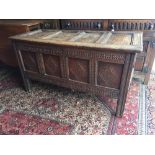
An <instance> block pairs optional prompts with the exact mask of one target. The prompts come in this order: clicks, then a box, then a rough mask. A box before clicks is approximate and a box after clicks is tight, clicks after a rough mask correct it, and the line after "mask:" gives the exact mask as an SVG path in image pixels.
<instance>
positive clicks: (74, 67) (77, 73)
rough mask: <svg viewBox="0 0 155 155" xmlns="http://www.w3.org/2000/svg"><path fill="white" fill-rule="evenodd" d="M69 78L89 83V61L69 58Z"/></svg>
mask: <svg viewBox="0 0 155 155" xmlns="http://www.w3.org/2000/svg"><path fill="white" fill-rule="evenodd" d="M68 67H69V78H70V79H72V80H75V81H79V82H86V83H88V82H89V81H88V78H89V61H88V60H83V59H76V58H69V59H68Z"/></svg>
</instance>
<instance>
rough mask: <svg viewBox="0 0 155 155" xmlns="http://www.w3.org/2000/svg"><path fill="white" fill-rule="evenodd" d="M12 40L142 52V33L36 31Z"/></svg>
mask: <svg viewBox="0 0 155 155" xmlns="http://www.w3.org/2000/svg"><path fill="white" fill-rule="evenodd" d="M10 38H11V39H13V40H20V41H28V42H39V43H49V44H56V45H68V46H78V47H91V48H108V49H119V50H125V51H132V52H141V51H142V50H143V41H142V40H143V34H142V32H108V31H78V30H37V31H32V32H28V33H24V34H20V35H16V36H12V37H10Z"/></svg>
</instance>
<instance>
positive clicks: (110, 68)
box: [97, 61, 123, 89]
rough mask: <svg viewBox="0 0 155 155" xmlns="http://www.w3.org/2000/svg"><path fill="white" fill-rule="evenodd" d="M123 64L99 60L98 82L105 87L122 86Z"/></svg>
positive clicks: (117, 87)
mask: <svg viewBox="0 0 155 155" xmlns="http://www.w3.org/2000/svg"><path fill="white" fill-rule="evenodd" d="M122 72H123V65H119V64H112V63H104V62H101V61H99V62H98V73H97V84H98V85H101V86H105V87H111V88H116V89H119V88H120V83H121V77H122Z"/></svg>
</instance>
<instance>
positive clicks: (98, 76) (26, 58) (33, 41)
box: [11, 30, 143, 116]
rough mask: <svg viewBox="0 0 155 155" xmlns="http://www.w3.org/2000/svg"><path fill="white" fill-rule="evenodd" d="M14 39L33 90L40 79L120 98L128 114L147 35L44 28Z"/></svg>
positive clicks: (120, 110)
mask: <svg viewBox="0 0 155 155" xmlns="http://www.w3.org/2000/svg"><path fill="white" fill-rule="evenodd" d="M11 39H12V40H13V45H14V48H15V51H16V55H17V59H18V63H19V66H20V70H21V73H22V77H23V81H24V84H25V88H26V89H27V90H29V91H30V79H35V80H39V81H44V82H47V83H52V84H55V85H58V86H62V87H66V88H70V89H72V90H78V91H83V92H89V93H93V94H96V95H98V96H105V97H110V98H114V99H117V100H118V105H117V108H116V111H115V114H116V115H117V116H122V114H123V111H124V105H125V101H126V95H127V91H128V88H129V83H130V79H131V72H132V69H133V65H134V58H135V55H136V53H137V52H139V53H140V52H141V51H142V49H143V48H142V46H143V44H142V33H140V32H106V31H93V32H92V31H69V30H67V31H66V30H63V31H60V30H38V31H33V32H28V33H26V34H22V35H16V36H13V37H11ZM26 53H27V54H26Z"/></svg>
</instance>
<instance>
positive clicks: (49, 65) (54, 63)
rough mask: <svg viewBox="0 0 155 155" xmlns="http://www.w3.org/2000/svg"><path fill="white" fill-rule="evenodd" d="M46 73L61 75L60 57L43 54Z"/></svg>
mask: <svg viewBox="0 0 155 155" xmlns="http://www.w3.org/2000/svg"><path fill="white" fill-rule="evenodd" d="M43 59H44V65H45V71H46V74H48V75H52V76H59V77H60V76H61V69H60V57H59V56H54V55H48V54H46V55H45V54H44V55H43Z"/></svg>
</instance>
